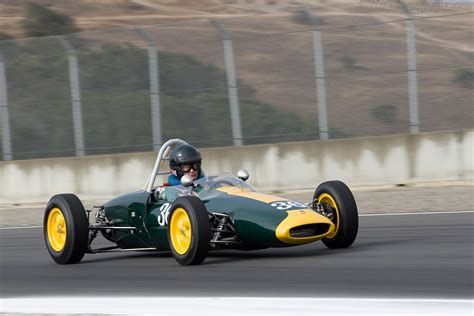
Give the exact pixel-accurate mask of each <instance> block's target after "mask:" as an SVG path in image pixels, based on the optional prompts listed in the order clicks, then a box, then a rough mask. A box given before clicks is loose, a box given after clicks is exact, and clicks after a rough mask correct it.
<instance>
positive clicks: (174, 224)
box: [168, 196, 211, 266]
mask: <svg viewBox="0 0 474 316" xmlns="http://www.w3.org/2000/svg"><path fill="white" fill-rule="evenodd" d="M183 211H184V212H183ZM184 213H185V214H186V215H184ZM186 216H187V219H186ZM180 218H181V219H184V221H185V223H187V224H186V225H189V226H190V227H188V228H190V229H186V228H185V229H184V230H183V227H181V228H180V227H179V223H182V222H180ZM178 228H179V229H180V230H179V233H180V234H178V232H177V229H178ZM189 230H190V233H189ZM186 231H187V232H188V233H189V235H187V234H186ZM178 235H179V236H178ZM180 238H181V239H182V240H183V239H184V240H185V241H184V244H185V246H182V244H180V242H179V239H180ZM210 240H211V224H210V221H209V216H208V213H207V209H206V207H205V206H204V204H203V203H202V201H201V200H200V199H199V198H197V197H195V196H183V197H180V198H177V199H176V200H175V201H174V203H173V205H172V206H171V209H170V214H169V220H168V243H169V245H170V249H171V253H172V254H173V257H174V258H175V259H176V261H178V263H179V264H181V265H183V266H187V265H197V264H200V263H202V262H203V261H204V259H206V256H207V253H208V252H209V246H210Z"/></svg>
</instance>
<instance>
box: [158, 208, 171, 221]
mask: <svg viewBox="0 0 474 316" xmlns="http://www.w3.org/2000/svg"><path fill="white" fill-rule="evenodd" d="M170 208H171V203H165V204H163V205H162V206H161V207H160V215H158V225H160V226H167V225H168V215H169V214H170Z"/></svg>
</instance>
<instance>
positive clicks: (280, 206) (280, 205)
mask: <svg viewBox="0 0 474 316" xmlns="http://www.w3.org/2000/svg"><path fill="white" fill-rule="evenodd" d="M270 206H273V207H275V208H276V209H277V210H282V211H283V210H289V209H292V208H308V206H307V205H306V204H304V203H301V202H296V201H278V202H273V203H272V204H270Z"/></svg>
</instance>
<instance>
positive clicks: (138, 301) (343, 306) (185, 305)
mask: <svg viewBox="0 0 474 316" xmlns="http://www.w3.org/2000/svg"><path fill="white" fill-rule="evenodd" d="M104 302H107V304H104ZM334 303H336V304H334ZM229 306H231V307H232V308H231V309H230V308H229ZM472 307H473V300H459V299H453V300H448V299H440V300H437V299H376V298H357V299H354V298H285V297H279V298H276V297H137V298H130V297H122V298H117V297H101V298H97V297H76V298H68V297H42V298H12V299H0V312H4V313H55V314H70V315H71V314H75V315H77V314H90V313H94V314H101V313H106V314H108V315H110V314H134V315H140V314H141V315H156V314H157V312H159V314H160V315H186V314H192V315H195V316H198V315H211V314H213V313H215V312H216V310H217V311H219V310H224V311H226V315H228V316H234V315H235V316H237V315H239V316H240V315H285V316H286V315H289V314H290V315H291V314H296V315H301V316H306V315H308V316H310V315H311V316H314V315H324V314H330V315H332V316H339V315H344V316H346V315H348V314H350V315H364V316H372V315H377V316H379V315H384V316H386V315H390V316H391V315H394V316H400V315H430V316H438V315H439V316H444V315H446V316H448V315H449V316H450V315H466V316H467V315H470V314H472Z"/></svg>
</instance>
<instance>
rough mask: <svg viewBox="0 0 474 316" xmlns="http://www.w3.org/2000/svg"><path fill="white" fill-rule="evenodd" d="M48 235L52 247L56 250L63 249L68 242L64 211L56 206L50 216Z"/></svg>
mask: <svg viewBox="0 0 474 316" xmlns="http://www.w3.org/2000/svg"><path fill="white" fill-rule="evenodd" d="M47 235H48V241H49V244H50V245H51V248H53V249H54V251H58V252H59V251H61V250H63V249H64V245H65V244H66V236H67V227H66V220H65V219H64V214H63V212H62V211H61V210H60V209H59V208H57V207H55V208H53V209H52V210H51V211H50V213H49V216H48V223H47Z"/></svg>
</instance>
